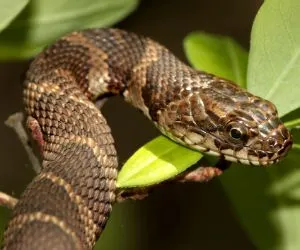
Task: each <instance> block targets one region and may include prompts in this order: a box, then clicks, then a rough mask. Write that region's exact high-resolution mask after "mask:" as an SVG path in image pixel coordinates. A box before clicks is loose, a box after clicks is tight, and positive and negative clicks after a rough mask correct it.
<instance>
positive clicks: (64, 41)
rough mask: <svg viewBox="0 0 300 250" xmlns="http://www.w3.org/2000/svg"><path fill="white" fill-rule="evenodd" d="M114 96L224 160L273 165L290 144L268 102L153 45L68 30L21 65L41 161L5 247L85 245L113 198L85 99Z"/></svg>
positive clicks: (107, 156) (104, 129)
mask: <svg viewBox="0 0 300 250" xmlns="http://www.w3.org/2000/svg"><path fill="white" fill-rule="evenodd" d="M117 94H120V95H123V96H124V99H125V100H126V101H127V102H129V103H131V104H132V105H133V106H134V107H136V108H138V109H140V110H141V111H142V112H143V113H144V114H145V115H146V116H147V117H148V118H149V119H150V120H151V121H153V123H154V124H155V125H156V126H157V127H158V129H160V130H161V132H162V133H163V134H165V135H167V136H169V137H170V138H172V139H173V140H175V141H177V142H179V143H181V144H184V145H186V146H188V147H191V148H193V149H196V150H200V151H202V152H207V153H210V154H214V155H222V156H223V157H224V158H225V159H227V160H229V161H237V162H241V163H243V164H252V165H268V164H272V163H275V162H277V161H279V160H280V159H282V158H283V157H284V156H285V155H286V153H287V151H288V150H289V148H290V147H291V144H292V139H291V135H290V133H289V131H288V130H287V129H286V128H285V127H284V125H283V123H282V122H281V121H280V120H279V118H278V115H277V110H276V108H275V106H274V105H273V104H272V103H270V102H269V101H266V100H264V99H262V98H260V97H257V96H254V95H252V94H250V93H249V92H247V91H246V90H244V89H241V88H240V87H238V86H237V85H235V84H233V83H232V82H230V81H228V80H225V79H222V78H219V77H217V76H214V75H211V74H207V73H205V72H202V71H197V70H195V69H192V68H191V67H189V66H187V65H185V64H184V63H182V62H181V61H179V60H178V59H177V58H176V57H175V56H174V55H173V54H172V53H170V52H169V51H168V50H167V49H166V48H165V47H163V46H161V45H160V44H158V43H157V42H155V41H153V40H151V39H149V38H146V37H142V36H138V35H136V34H133V33H129V32H125V31H122V30H118V29H89V30H84V31H80V32H74V33H71V34H69V35H66V36H64V37H63V38H61V39H59V40H57V41H56V42H55V43H54V44H52V45H51V46H49V47H48V48H46V49H45V50H44V51H43V52H42V53H41V54H39V55H38V56H37V57H36V59H35V60H34V61H33V62H32V63H31V65H30V68H29V70H28V72H27V76H26V80H25V88H24V102H25V110H26V113H27V115H28V117H29V118H28V126H29V128H30V129H31V130H32V131H31V132H32V135H33V137H34V138H35V140H37V141H38V143H39V146H40V148H41V151H42V157H43V168H42V171H41V173H40V174H39V175H37V176H36V177H35V178H34V180H33V181H32V182H31V183H30V184H29V186H28V187H27V188H26V190H25V192H24V193H23V194H22V196H21V198H20V201H19V202H18V204H17V205H16V207H15V209H14V211H13V216H12V219H11V221H10V222H9V226H8V229H7V230H6V232H5V239H4V249H10V250H11V249H24V250H29V249H30V250H35V249H45V250H49V249H61V250H69V249H78V250H79V249H92V248H93V246H94V244H95V242H96V240H97V238H98V236H99V235H100V233H101V231H102V229H103V228H104V226H105V223H106V221H107V218H108V216H109V213H110V211H111V207H112V204H113V202H114V200H115V180H116V177H117V165H118V163H117V154H116V150H115V148H114V143H113V138H112V135H111V132H110V128H109V126H108V125H107V123H106V121H105V119H104V117H103V116H102V114H101V113H100V111H99V110H98V109H97V108H96V106H95V105H94V104H93V102H94V101H96V100H98V99H99V98H103V97H106V96H109V95H117Z"/></svg>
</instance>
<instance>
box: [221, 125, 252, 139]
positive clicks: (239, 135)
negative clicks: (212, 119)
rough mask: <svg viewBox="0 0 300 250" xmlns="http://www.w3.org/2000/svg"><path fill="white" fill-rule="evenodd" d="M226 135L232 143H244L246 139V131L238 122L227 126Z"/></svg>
mask: <svg viewBox="0 0 300 250" xmlns="http://www.w3.org/2000/svg"><path fill="white" fill-rule="evenodd" d="M226 130H227V133H228V136H229V137H230V139H231V140H232V141H233V142H243V143H245V142H246V141H247V139H248V129H247V127H245V126H244V125H243V124H241V123H239V122H231V123H229V124H228V125H227V128H226Z"/></svg>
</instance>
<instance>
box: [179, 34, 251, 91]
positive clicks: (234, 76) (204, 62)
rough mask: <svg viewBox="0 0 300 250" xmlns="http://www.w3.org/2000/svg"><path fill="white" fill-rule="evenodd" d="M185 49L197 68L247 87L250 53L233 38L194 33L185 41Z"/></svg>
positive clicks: (190, 60)
mask: <svg viewBox="0 0 300 250" xmlns="http://www.w3.org/2000/svg"><path fill="white" fill-rule="evenodd" d="M184 49H185V53H186V56H187V58H188V60H189V62H190V63H191V64H192V65H193V66H194V67H195V68H197V69H200V70H204V71H206V72H209V73H214V74H215V75H218V76H220V77H224V78H226V79H229V80H232V81H235V82H237V83H238V84H239V85H241V86H243V87H245V86H246V70H247V60H248V53H247V52H246V51H245V50H244V49H243V48H242V47H241V46H239V45H238V44H237V42H236V41H234V40H233V39H232V38H230V37H227V36H219V35H210V34H207V33H204V32H193V33H191V34H189V35H188V36H187V37H186V38H185V39H184Z"/></svg>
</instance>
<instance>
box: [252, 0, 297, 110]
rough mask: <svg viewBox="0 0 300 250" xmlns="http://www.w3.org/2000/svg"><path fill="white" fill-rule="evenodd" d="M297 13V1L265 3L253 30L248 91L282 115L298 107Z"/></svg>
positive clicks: (280, 0)
mask: <svg viewBox="0 0 300 250" xmlns="http://www.w3.org/2000/svg"><path fill="white" fill-rule="evenodd" d="M299 13H300V5H299V1H298V0H285V1H282V0H269V1H266V2H264V4H263V6H262V7H261V9H260V11H259V12H258V14H257V16H256V19H255V22H254V25H253V29H252V35H251V51H250V55H249V56H250V59H249V67H248V89H249V90H250V91H251V92H253V93H255V94H257V95H260V96H263V97H264V98H266V99H268V100H270V101H272V102H273V103H274V104H275V105H276V106H278V110H279V114H280V115H281V116H283V115H285V114H287V113H289V112H291V111H292V110H294V109H297V108H299V107H300V98H299V96H300V84H299V68H300V25H299V24H300V15H299ZM287 97H288V100H287Z"/></svg>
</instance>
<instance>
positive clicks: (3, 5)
mask: <svg viewBox="0 0 300 250" xmlns="http://www.w3.org/2000/svg"><path fill="white" fill-rule="evenodd" d="M28 1H29V0H14V1H11V0H2V1H1V2H0V32H1V31H2V30H3V29H4V28H5V27H6V26H8V25H9V24H10V22H11V21H12V20H13V19H14V18H15V17H16V16H17V15H18V14H19V13H20V11H21V10H22V9H23V8H24V7H25V6H26V4H27V3H28Z"/></svg>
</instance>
